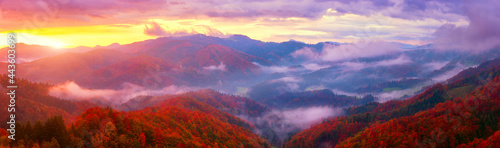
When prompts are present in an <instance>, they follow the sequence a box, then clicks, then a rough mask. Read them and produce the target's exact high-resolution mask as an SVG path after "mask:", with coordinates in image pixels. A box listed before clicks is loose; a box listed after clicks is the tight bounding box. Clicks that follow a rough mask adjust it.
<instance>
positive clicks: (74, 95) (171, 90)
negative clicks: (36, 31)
mask: <svg viewBox="0 0 500 148" xmlns="http://www.w3.org/2000/svg"><path fill="white" fill-rule="evenodd" d="M123 85H124V88H123V89H121V90H113V89H87V88H82V87H80V86H79V85H78V84H76V83H75V82H66V83H63V84H60V85H57V86H54V87H52V88H50V89H49V92H48V93H49V95H51V96H54V97H58V98H61V99H66V100H93V99H100V100H102V101H104V102H106V103H109V104H110V105H120V104H123V103H125V102H127V101H128V100H130V99H132V98H134V97H137V96H143V95H149V96H157V95H166V94H178V93H184V92H188V91H194V90H198V89H199V88H194V87H185V86H175V85H170V86H167V87H164V88H162V89H157V90H151V89H146V88H144V87H142V86H138V85H133V84H130V83H124V84H123Z"/></svg>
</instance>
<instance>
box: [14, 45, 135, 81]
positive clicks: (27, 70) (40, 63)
mask: <svg viewBox="0 0 500 148" xmlns="http://www.w3.org/2000/svg"><path fill="white" fill-rule="evenodd" d="M126 58H128V56H127V55H125V54H123V53H121V52H118V51H115V50H109V49H96V50H92V51H89V52H85V53H64V54H61V55H57V56H54V57H47V58H43V59H39V60H35V61H32V62H27V63H21V64H19V65H18V66H17V69H16V70H17V71H16V73H17V74H18V76H19V77H22V78H26V79H28V80H30V81H36V82H49V83H59V82H64V81H68V80H73V79H74V78H76V77H78V76H80V75H83V74H86V73H89V72H91V71H92V70H95V69H99V68H102V67H104V66H107V65H110V64H113V63H116V62H121V61H123V60H125V59H126Z"/></svg>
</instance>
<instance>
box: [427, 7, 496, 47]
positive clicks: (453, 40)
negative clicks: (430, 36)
mask: <svg viewBox="0 0 500 148" xmlns="http://www.w3.org/2000/svg"><path fill="white" fill-rule="evenodd" d="M499 8H500V2H499V1H497V0H484V1H480V2H479V1H471V0H468V1H466V2H465V3H464V12H465V14H466V16H467V18H468V19H469V25H467V26H456V25H453V24H445V25H443V26H441V27H440V28H438V29H437V30H436V31H435V32H434V36H435V40H436V47H437V48H438V49H442V50H460V51H476V52H480V51H485V50H489V49H492V48H494V47H499V46H500V28H499V27H498V26H500V14H498V13H496V11H497V10H498V9H499Z"/></svg>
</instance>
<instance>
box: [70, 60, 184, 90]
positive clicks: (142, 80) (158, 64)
mask: <svg viewBox="0 0 500 148" xmlns="http://www.w3.org/2000/svg"><path fill="white" fill-rule="evenodd" d="M177 71H179V73H181V72H182V71H181V69H180V68H179V67H178V66H176V65H173V64H171V63H169V62H167V61H165V60H162V59H159V58H155V57H151V56H147V55H140V56H136V57H132V58H128V59H126V60H123V61H121V62H117V63H114V64H111V65H108V66H106V67H102V68H100V69H96V70H93V71H91V72H88V73H86V74H83V75H80V76H79V77H78V78H76V82H77V83H78V84H80V85H82V86H85V87H88V88H120V87H122V84H123V83H126V82H127V83H131V84H135V85H139V86H153V85H158V86H168V85H172V84H174V83H181V82H182V80H180V78H178V77H176V76H177V74H176V73H177ZM160 88H161V87H160Z"/></svg>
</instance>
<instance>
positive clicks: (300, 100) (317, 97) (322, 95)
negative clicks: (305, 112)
mask: <svg viewBox="0 0 500 148" xmlns="http://www.w3.org/2000/svg"><path fill="white" fill-rule="evenodd" d="M371 101H374V97H373V96H365V97H364V98H356V97H352V96H345V95H337V94H335V93H333V92H332V91H331V90H328V89H324V90H316V91H306V92H287V93H284V94H281V95H279V96H277V97H275V98H272V99H268V100H264V101H263V102H265V103H266V104H269V105H271V106H274V107H275V108H287V109H293V108H299V107H314V106H331V107H346V106H351V105H363V104H366V103H368V102H371Z"/></svg>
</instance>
